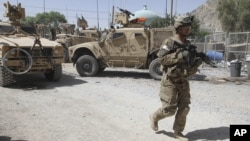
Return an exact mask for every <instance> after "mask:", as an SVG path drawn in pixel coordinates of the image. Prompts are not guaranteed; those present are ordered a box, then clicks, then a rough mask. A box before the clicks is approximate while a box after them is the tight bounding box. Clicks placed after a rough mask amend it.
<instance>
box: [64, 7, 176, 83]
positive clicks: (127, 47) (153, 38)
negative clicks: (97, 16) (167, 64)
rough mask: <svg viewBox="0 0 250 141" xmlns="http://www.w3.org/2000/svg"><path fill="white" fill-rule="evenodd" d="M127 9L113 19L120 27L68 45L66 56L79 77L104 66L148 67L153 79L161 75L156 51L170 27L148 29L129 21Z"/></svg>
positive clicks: (90, 73) (167, 35)
mask: <svg viewBox="0 0 250 141" xmlns="http://www.w3.org/2000/svg"><path fill="white" fill-rule="evenodd" d="M130 14H131V12H129V11H127V10H124V9H121V12H119V13H117V14H116V15H115V22H116V23H117V24H122V25H123V27H122V28H118V29H115V28H111V29H110V32H109V33H107V34H104V35H103V36H102V37H101V39H100V41H99V42H98V41H96V42H88V43H82V44H77V45H75V46H71V47H69V56H70V60H71V61H72V62H73V64H75V65H76V70H77V72H78V73H79V75H80V76H95V75H96V74H97V73H98V72H102V71H103V70H104V69H105V68H106V67H127V68H138V69H149V74H150V76H151V77H152V78H154V79H160V78H161V71H160V63H159V61H158V59H157V52H158V51H159V48H160V46H161V44H162V42H163V41H164V40H165V39H166V38H167V37H169V36H171V35H173V34H174V28H173V27H168V28H152V29H150V28H148V27H145V26H142V24H141V23H138V22H134V21H133V23H131V22H130V21H129V18H128V17H129V15H130Z"/></svg>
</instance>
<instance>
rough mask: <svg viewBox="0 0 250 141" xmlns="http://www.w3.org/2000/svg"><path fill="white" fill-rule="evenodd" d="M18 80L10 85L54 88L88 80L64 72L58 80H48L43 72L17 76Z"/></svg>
mask: <svg viewBox="0 0 250 141" xmlns="http://www.w3.org/2000/svg"><path fill="white" fill-rule="evenodd" d="M15 80H16V82H15V83H14V84H13V85H11V86H9V87H8V88H11V89H23V90H35V89H40V90H41V89H53V88H55V87H64V86H74V85H79V84H83V83H87V81H84V80H81V79H77V76H74V75H71V74H68V73H63V75H62V77H61V80H59V81H58V82H50V81H47V80H46V78H45V76H44V75H43V74H24V75H20V76H15Z"/></svg>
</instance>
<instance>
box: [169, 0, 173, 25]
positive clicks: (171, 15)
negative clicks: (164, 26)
mask: <svg viewBox="0 0 250 141" xmlns="http://www.w3.org/2000/svg"><path fill="white" fill-rule="evenodd" d="M170 25H173V0H171V12H170Z"/></svg>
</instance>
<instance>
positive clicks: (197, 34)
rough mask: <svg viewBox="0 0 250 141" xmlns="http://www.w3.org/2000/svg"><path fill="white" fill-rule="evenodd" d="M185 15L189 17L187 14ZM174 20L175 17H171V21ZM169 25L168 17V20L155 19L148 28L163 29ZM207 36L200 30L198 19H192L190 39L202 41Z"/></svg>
mask: <svg viewBox="0 0 250 141" xmlns="http://www.w3.org/2000/svg"><path fill="white" fill-rule="evenodd" d="M187 14H188V15H190V14H189V13H187ZM175 18H176V16H174V17H173V19H175ZM173 23H174V21H173ZM169 25H170V16H168V18H156V19H155V20H154V21H152V23H151V24H150V27H151V28H163V27H166V26H169ZM207 34H209V33H207V32H205V31H201V30H200V21H199V19H198V18H196V17H194V19H193V24H192V32H191V35H190V38H192V39H195V40H197V41H203V40H204V37H205V35H207Z"/></svg>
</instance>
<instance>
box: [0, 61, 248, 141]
mask: <svg viewBox="0 0 250 141" xmlns="http://www.w3.org/2000/svg"><path fill="white" fill-rule="evenodd" d="M218 75H219V76H220V77H222V76H223V77H224V76H227V75H228V76H229V73H228V70H227V69H216V70H215V69H213V68H211V69H210V68H209V69H208V68H206V69H201V71H200V73H198V75H196V76H195V77H193V78H192V79H191V80H190V87H191V95H192V104H191V105H190V106H191V111H190V113H189V115H188V119H187V126H186V128H185V131H184V134H186V135H187V136H188V137H189V138H190V139H191V140H229V126H230V124H249V123H250V118H249V117H250V107H249V99H250V94H249V90H250V86H249V84H250V83H249V81H237V82H229V81H224V79H223V80H219V81H217V79H216V77H218ZM208 80H210V81H208ZM18 82H19V83H18V84H16V85H14V86H12V87H10V88H0V141H117V140H119V141H175V140H176V139H174V138H173V135H172V134H173V133H172V132H173V131H172V123H173V119H174V117H170V118H168V119H164V120H162V121H160V122H159V131H158V132H153V130H152V129H151V128H150V124H149V117H148V116H149V114H150V113H152V112H153V111H155V110H156V109H157V108H158V107H160V105H161V103H160V101H159V97H158V92H159V87H160V81H157V80H152V79H151V78H150V77H149V74H148V73H147V71H138V70H134V69H121V68H119V69H107V70H106V71H104V73H103V74H102V75H100V76H98V77H79V75H78V74H77V72H76V70H75V68H73V66H72V64H64V65H63V77H62V80H61V81H60V82H58V83H52V82H47V81H46V80H45V78H44V77H43V76H42V75H27V76H24V77H20V78H19V81H18Z"/></svg>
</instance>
